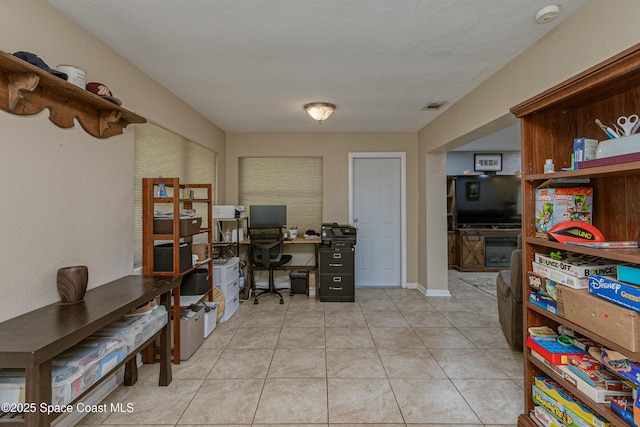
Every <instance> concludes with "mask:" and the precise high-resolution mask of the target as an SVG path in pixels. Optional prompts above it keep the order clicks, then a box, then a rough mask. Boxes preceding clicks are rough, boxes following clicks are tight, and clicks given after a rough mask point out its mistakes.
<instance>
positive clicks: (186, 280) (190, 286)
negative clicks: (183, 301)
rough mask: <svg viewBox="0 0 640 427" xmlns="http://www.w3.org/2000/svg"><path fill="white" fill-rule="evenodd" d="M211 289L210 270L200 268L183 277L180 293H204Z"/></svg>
mask: <svg viewBox="0 0 640 427" xmlns="http://www.w3.org/2000/svg"><path fill="white" fill-rule="evenodd" d="M209 290H210V289H209V270H207V269H206V268H198V269H196V270H195V271H192V272H191V273H189V274H187V275H185V276H184V277H183V278H182V284H181V285H180V295H204V294H206V293H207V292H209Z"/></svg>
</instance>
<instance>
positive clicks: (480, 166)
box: [473, 153, 502, 172]
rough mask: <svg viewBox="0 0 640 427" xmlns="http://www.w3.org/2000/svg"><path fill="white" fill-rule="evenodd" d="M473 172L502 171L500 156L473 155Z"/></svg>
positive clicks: (497, 154)
mask: <svg viewBox="0 0 640 427" xmlns="http://www.w3.org/2000/svg"><path fill="white" fill-rule="evenodd" d="M473 170H474V171H476V172H500V171H502V154H500V153H496V154H494V153H476V154H474V155H473Z"/></svg>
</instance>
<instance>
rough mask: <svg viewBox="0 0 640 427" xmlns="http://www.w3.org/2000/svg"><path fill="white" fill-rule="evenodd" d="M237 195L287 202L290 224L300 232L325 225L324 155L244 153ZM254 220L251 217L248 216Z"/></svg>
mask: <svg viewBox="0 0 640 427" xmlns="http://www.w3.org/2000/svg"><path fill="white" fill-rule="evenodd" d="M238 162H239V164H238V173H239V188H238V198H239V202H240V204H241V205H243V206H244V207H245V208H246V209H247V214H248V213H249V212H248V211H249V206H251V205H287V225H288V226H289V227H291V226H297V227H298V230H299V234H302V233H304V232H305V231H307V230H309V229H313V230H316V231H318V232H319V231H320V228H321V225H322V158H321V157H242V158H240V159H238ZM249 221H251V218H249Z"/></svg>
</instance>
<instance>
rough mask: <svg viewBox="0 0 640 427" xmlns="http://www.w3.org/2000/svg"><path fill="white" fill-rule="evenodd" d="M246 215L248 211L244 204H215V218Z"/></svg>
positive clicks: (242, 216)
mask: <svg viewBox="0 0 640 427" xmlns="http://www.w3.org/2000/svg"><path fill="white" fill-rule="evenodd" d="M245 216H246V212H245V210H244V206H234V205H214V206H213V217H214V218H222V219H229V218H244V217H245Z"/></svg>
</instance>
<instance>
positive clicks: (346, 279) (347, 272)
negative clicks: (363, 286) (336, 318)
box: [318, 245, 355, 301]
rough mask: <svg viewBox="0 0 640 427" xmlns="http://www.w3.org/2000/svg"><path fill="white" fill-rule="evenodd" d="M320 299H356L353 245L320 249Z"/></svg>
mask: <svg viewBox="0 0 640 427" xmlns="http://www.w3.org/2000/svg"><path fill="white" fill-rule="evenodd" d="M318 258H319V259H318V265H319V271H318V273H319V276H320V286H319V288H318V292H319V296H320V301H355V281H354V265H355V249H354V247H353V246H351V245H345V246H330V247H324V246H323V247H320V249H318Z"/></svg>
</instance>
